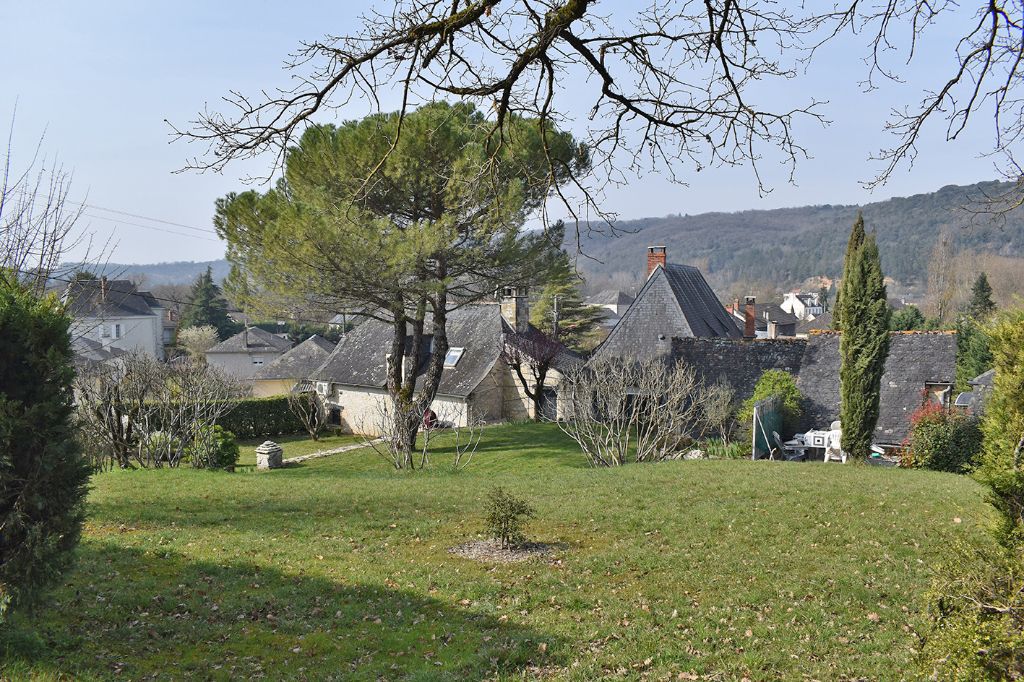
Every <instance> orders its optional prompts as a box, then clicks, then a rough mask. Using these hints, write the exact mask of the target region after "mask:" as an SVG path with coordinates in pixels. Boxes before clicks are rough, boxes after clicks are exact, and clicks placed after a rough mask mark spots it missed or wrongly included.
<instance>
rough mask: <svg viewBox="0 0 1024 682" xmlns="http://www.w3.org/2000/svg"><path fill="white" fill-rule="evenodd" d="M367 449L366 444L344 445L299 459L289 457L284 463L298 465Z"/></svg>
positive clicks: (302, 456)
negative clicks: (309, 460)
mask: <svg viewBox="0 0 1024 682" xmlns="http://www.w3.org/2000/svg"><path fill="white" fill-rule="evenodd" d="M378 440H379V439H378ZM373 442H376V441H373ZM365 447H366V444H365V443H352V444H351V445H343V446H341V447H340V448H333V449H331V450H321V451H320V452H311V453H309V454H308V455H301V456H299V457H289V458H288V459H286V460H284V461H283V464H298V463H299V462H305V461H306V460H307V459H319V458H321V457H329V456H330V455H337V454H340V453H342V452H348V451H349V450H358V449H359V448H365Z"/></svg>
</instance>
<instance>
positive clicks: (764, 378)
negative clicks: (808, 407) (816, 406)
mask: <svg viewBox="0 0 1024 682" xmlns="http://www.w3.org/2000/svg"><path fill="white" fill-rule="evenodd" d="M773 395H777V396H780V397H781V398H782V437H783V438H790V437H792V435H793V434H794V433H796V431H797V429H799V428H800V415H801V414H802V413H803V408H802V407H801V406H800V403H801V402H802V401H803V396H801V395H800V389H798V388H797V387H796V379H794V378H793V375H792V374H790V373H789V372H786V371H784V370H781V369H769V370H767V371H765V373H764V374H762V375H761V378H760V379H758V380H757V384H755V385H754V394H753V395H752V396H750V397H749V398H747V399H746V400H745V401H743V407H742V408H740V411H739V414H737V415H736V419H737V421H738V422H739V428H740V432H741V433H744V434H747V435H748V436H749V434H750V423H751V421H752V420H753V419H754V403H756V402H758V401H759V400H764V399H765V398H771V397H772V396H773Z"/></svg>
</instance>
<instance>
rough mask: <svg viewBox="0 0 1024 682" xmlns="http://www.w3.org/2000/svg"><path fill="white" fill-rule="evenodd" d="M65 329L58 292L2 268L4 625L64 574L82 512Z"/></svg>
mask: <svg viewBox="0 0 1024 682" xmlns="http://www.w3.org/2000/svg"><path fill="white" fill-rule="evenodd" d="M69 325H70V319H69V318H68V317H67V315H66V314H65V312H64V309H63V307H62V306H61V304H60V302H59V301H58V300H57V298H56V297H55V296H52V295H51V296H46V297H37V296H35V295H33V294H32V293H31V292H30V291H28V290H27V289H26V288H24V287H23V286H21V285H20V284H18V283H17V282H16V281H14V278H13V277H11V276H9V275H7V274H5V273H2V272H0V358H4V360H3V361H0V623H2V622H3V621H4V617H5V613H6V611H7V610H8V609H9V608H19V607H27V606H30V605H31V604H32V603H33V602H35V601H36V600H37V599H38V598H39V597H40V596H41V594H42V592H43V590H44V589H45V588H46V587H48V586H50V585H51V584H53V583H54V582H56V581H58V580H60V579H61V578H62V577H63V576H64V574H65V569H66V568H67V566H68V564H69V563H70V561H71V558H72V550H73V549H74V547H75V545H77V544H78V539H79V534H80V532H81V526H82V520H83V519H84V516H85V513H84V508H83V500H84V498H85V494H86V489H87V488H86V486H87V483H88V480H89V474H90V467H89V466H88V464H87V463H86V461H85V459H84V457H83V456H82V453H81V450H80V448H79V445H78V438H76V434H75V428H74V423H73V407H72V390H71V383H72V380H73V378H74V369H73V366H72V357H73V356H72V351H71V340H70V336H69V334H68V328H69Z"/></svg>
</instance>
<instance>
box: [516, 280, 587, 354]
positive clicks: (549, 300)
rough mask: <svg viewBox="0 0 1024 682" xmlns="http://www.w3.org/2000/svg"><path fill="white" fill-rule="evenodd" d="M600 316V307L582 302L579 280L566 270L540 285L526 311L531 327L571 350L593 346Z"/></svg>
mask: <svg viewBox="0 0 1024 682" xmlns="http://www.w3.org/2000/svg"><path fill="white" fill-rule="evenodd" d="M556 304H557V306H558V310H557V313H558V314H557V317H558V329H557V330H556V329H555V317H556V316H555V306H556ZM602 317H603V312H602V309H601V308H599V307H597V306H592V305H587V304H586V303H585V302H584V301H583V297H582V296H581V295H580V282H579V280H578V279H576V277H575V276H574V275H573V274H572V273H571V272H568V271H564V272H562V273H559V274H557V275H556V276H554V277H553V278H552V279H551V280H549V281H548V282H547V284H545V285H544V288H543V289H542V290H541V293H540V297H539V298H538V299H537V301H536V302H535V303H534V304H533V306H531V310H530V323H531V324H532V325H533V326H534V327H536V328H537V329H539V330H541V331H542V332H544V334H546V335H547V336H548V337H550V338H552V339H556V340H557V341H560V342H561V343H563V344H565V345H566V346H568V347H569V348H573V349H575V350H588V349H590V348H592V347H593V346H594V343H595V342H596V338H595V337H596V331H597V327H598V323H599V322H600V321H601V318H602Z"/></svg>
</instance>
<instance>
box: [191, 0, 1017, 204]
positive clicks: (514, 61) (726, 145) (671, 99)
mask: <svg viewBox="0 0 1024 682" xmlns="http://www.w3.org/2000/svg"><path fill="white" fill-rule="evenodd" d="M1022 12H1024V9H1022V3H1021V2H1020V0H1011V1H1009V2H991V1H983V0H974V1H973V2H968V3H967V5H966V6H961V5H960V4H959V3H957V2H954V1H953V0H833V1H832V2H828V1H826V2H813V3H801V2H795V1H794V2H791V3H776V2H765V1H763V0H651V1H650V4H649V5H647V6H646V7H645V8H637V7H633V6H628V7H627V6H626V3H622V4H619V3H599V2H597V1H596V0H475V1H473V0H403V1H400V2H396V3H394V5H393V7H392V9H391V10H390V11H377V10H374V11H371V12H369V13H368V14H366V15H365V16H364V17H363V19H362V23H361V26H359V27H358V28H355V29H353V30H351V31H350V32H349V33H348V34H347V35H330V36H326V37H324V38H322V39H320V40H313V41H311V42H308V43H304V44H302V45H301V46H300V47H299V48H298V50H297V52H296V53H295V54H294V55H293V56H292V58H291V59H290V60H289V61H288V62H287V67H288V69H289V70H290V71H291V75H292V76H293V78H292V80H291V84H290V85H289V86H287V87H283V88H279V89H265V90H264V91H262V92H261V93H260V94H259V95H256V96H249V95H246V94H244V93H239V92H232V93H230V94H229V95H228V96H227V97H226V102H227V105H228V106H227V110H226V112H220V111H215V110H209V109H208V110H206V111H204V112H203V113H202V114H201V115H200V116H199V117H198V118H197V120H196V121H194V123H193V125H191V126H188V127H186V128H185V129H184V130H182V131H180V133H181V135H183V136H185V137H187V138H189V139H191V140H194V141H200V142H204V143H206V144H207V145H208V146H207V148H206V150H205V151H204V152H203V153H202V154H200V155H199V156H198V157H197V158H194V159H193V160H192V162H191V164H190V166H191V167H194V168H199V169H217V170H219V169H222V168H223V167H224V166H225V164H228V163H230V162H231V161H233V160H235V159H243V158H249V157H253V156H257V155H261V154H263V153H264V152H267V151H274V152H276V153H277V154H278V159H279V160H281V159H283V154H284V150H285V149H286V148H287V146H288V144H289V141H290V140H291V139H292V138H293V137H295V136H296V135H297V134H298V133H301V131H302V129H303V128H304V127H305V126H306V125H307V124H308V123H310V122H312V121H314V120H315V116H316V114H318V113H319V112H321V111H323V110H325V109H330V108H333V107H343V106H346V105H349V104H353V103H363V104H366V105H367V106H369V107H370V108H377V109H380V107H382V106H385V107H391V106H393V105H392V102H396V101H397V102H400V105H399V108H400V110H401V111H402V112H405V111H407V110H408V109H409V108H411V107H415V106H418V105H419V104H420V103H422V102H424V101H431V100H433V99H436V98H459V99H464V100H470V101H474V102H476V103H477V104H478V106H480V107H481V108H483V109H486V110H487V111H490V112H491V113H492V119H493V124H494V131H495V134H496V135H498V136H499V137H500V136H501V135H502V134H503V133H504V131H505V129H506V126H507V124H508V122H509V121H510V120H512V119H513V118H514V115H517V114H518V115H523V116H529V117H531V118H537V119H539V120H540V121H541V122H543V123H545V124H547V125H550V126H552V127H554V126H556V125H561V126H562V127H564V126H565V125H566V124H567V122H566V120H565V118H564V116H565V114H566V113H567V112H571V111H573V110H574V109H575V108H576V107H577V106H578V104H579V102H578V99H579V96H580V95H579V91H578V90H575V91H573V92H566V91H565V90H564V88H563V83H564V82H566V81H567V80H568V79H572V80H573V81H575V82H581V83H586V84H587V87H589V88H590V89H589V93H590V96H589V98H588V99H587V101H586V103H585V106H588V107H589V108H590V109H589V113H587V114H585V116H586V119H587V120H586V122H583V121H579V123H581V124H582V125H585V126H586V127H587V135H586V136H585V137H584V138H583V141H584V142H585V143H587V144H588V146H589V147H590V149H591V151H592V154H593V158H594V163H595V165H596V166H602V165H603V168H604V169H605V171H606V173H605V174H604V177H605V178H611V179H615V178H617V177H618V178H621V177H623V176H624V173H625V172H628V171H632V170H636V169H638V168H641V167H645V166H648V167H651V166H653V167H656V168H658V169H659V172H661V173H663V174H670V175H672V176H673V177H676V173H679V172H680V171H681V170H682V169H684V168H685V172H687V173H689V172H693V171H700V170H701V169H702V168H704V167H706V166H708V165H716V164H718V165H722V164H725V165H740V164H743V165H750V166H752V167H753V169H754V172H755V174H756V182H757V183H758V185H759V186H762V185H761V176H760V173H759V172H758V166H759V161H760V160H761V159H762V158H773V159H774V158H775V157H776V155H777V153H778V152H781V154H782V156H783V158H784V160H786V161H787V162H788V164H789V166H790V167H791V168H792V167H793V165H794V164H795V163H796V162H797V161H798V160H799V159H800V158H801V157H802V156H804V154H805V150H804V149H803V148H802V147H801V146H800V143H799V142H798V141H797V140H796V139H795V138H794V136H793V123H794V121H795V120H796V119H797V118H798V117H801V116H802V117H809V118H811V119H818V120H822V121H823V119H822V118H821V113H822V112H821V108H820V107H819V104H820V103H819V102H818V101H817V100H816V99H815V98H814V97H813V96H810V95H809V96H808V98H807V99H806V100H805V101H802V102H796V103H794V104H793V105H792V106H786V107H784V108H782V109H781V110H774V109H771V108H763V107H762V106H760V105H759V101H758V97H757V94H756V93H758V92H760V93H764V92H766V90H767V89H766V88H765V87H764V86H765V85H766V84H768V85H769V87H770V84H771V83H773V82H779V81H783V80H786V79H792V78H796V77H798V76H799V75H800V73H801V72H802V67H804V66H806V64H807V63H808V60H811V59H813V58H815V56H816V55H817V54H818V53H819V52H820V51H821V50H824V49H826V48H827V47H828V43H829V42H830V41H832V40H833V39H834V38H835V37H837V36H840V35H844V34H853V35H854V36H856V38H857V39H858V40H861V41H863V43H862V44H863V48H864V50H865V51H866V54H865V56H866V63H867V66H866V74H865V85H866V87H868V88H871V87H874V86H875V85H876V84H878V82H879V79H895V80H898V79H899V78H900V77H901V74H902V73H903V72H904V70H905V67H906V65H907V63H908V62H909V61H911V60H913V59H915V58H916V57H917V55H918V53H919V51H920V50H919V47H920V44H921V42H922V41H923V40H924V39H925V38H926V37H929V38H931V37H932V34H935V37H936V38H937V39H938V40H941V41H946V40H949V41H950V42H949V43H948V44H946V49H947V55H948V57H949V60H950V71H948V72H945V73H941V74H939V75H938V76H937V77H936V80H935V81H934V82H929V83H921V84H916V85H918V92H919V93H920V99H919V101H917V102H908V103H907V104H906V106H905V107H902V108H898V109H897V110H895V111H894V112H893V115H892V118H891V119H890V120H889V122H888V124H887V126H886V128H887V130H889V131H890V132H891V133H893V134H894V135H895V138H894V141H893V143H892V144H891V145H888V146H883V148H882V149H881V150H880V152H879V155H878V158H879V159H880V161H881V162H882V165H881V171H880V173H879V174H878V175H877V177H875V178H873V179H872V180H871V181H870V184H876V185H877V184H881V183H883V182H885V180H886V179H887V178H888V177H889V176H890V174H891V173H892V172H893V171H894V170H895V169H896V168H897V167H898V166H899V165H900V164H902V163H904V162H912V161H913V159H914V157H915V155H916V151H917V144H918V142H919V140H920V139H921V136H922V134H923V131H924V129H925V126H926V124H927V123H928V122H929V121H930V120H932V119H936V118H937V119H941V120H944V121H945V124H946V137H947V138H948V139H954V138H956V137H958V136H959V135H960V134H961V133H962V132H963V131H964V130H965V129H966V128H967V127H968V124H969V123H971V122H972V121H973V120H974V119H976V118H977V117H979V116H983V115H985V114H992V115H994V119H993V120H994V133H995V137H994V141H993V145H992V148H991V149H989V150H979V151H989V152H991V153H993V154H996V155H998V156H999V157H1000V158H1001V162H1000V163H1001V168H1002V170H1003V172H1004V173H1005V174H1006V175H1007V176H1008V177H1011V178H1014V179H1016V178H1017V177H1019V176H1021V175H1022V173H1021V172H1020V168H1019V166H1018V165H1017V162H1016V160H1015V158H1014V156H1015V155H1014V151H1015V148H1016V146H1017V144H1018V143H1019V142H1020V139H1021V134H1022V130H1024V124H1022V119H1021V99H1020V94H1019V89H1020V81H1021V78H1020V74H1021V72H1020V68H1021V55H1022ZM949 31H953V33H949ZM950 36H952V38H950ZM382 102H383V103H385V104H382ZM577 118H579V116H577ZM773 150H774V151H773ZM766 151H771V152H772V153H771V155H770V157H765V156H763V155H764V154H765V152H766ZM680 161H681V162H682V164H681V163H680ZM555 168H556V166H555V164H552V186H554V184H555V183H554V176H555V173H554V171H555ZM762 188H763V186H762ZM577 189H580V190H583V194H584V196H585V197H586V198H587V199H588V200H589V204H590V208H591V210H596V211H597V212H598V213H599V214H600V207H599V206H597V204H596V196H597V195H596V194H595V193H594V191H593V190H594V187H593V186H592V185H590V186H587V185H583V184H582V181H581V182H580V184H579V185H578V186H577ZM1019 190H1020V187H1018V191H1016V192H1013V193H1011V195H1010V196H1008V197H1003V199H1004V200H1005V199H1010V200H1012V199H1013V197H1019V196H1020V191H1019ZM563 198H566V199H567V200H566V201H565V203H566V206H567V207H568V208H569V210H570V211H572V212H573V213H574V214H575V215H576V217H578V218H580V217H592V215H593V214H592V213H591V216H583V214H582V213H579V212H577V211H576V208H577V206H579V204H578V203H577V200H568V198H567V197H563Z"/></svg>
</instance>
